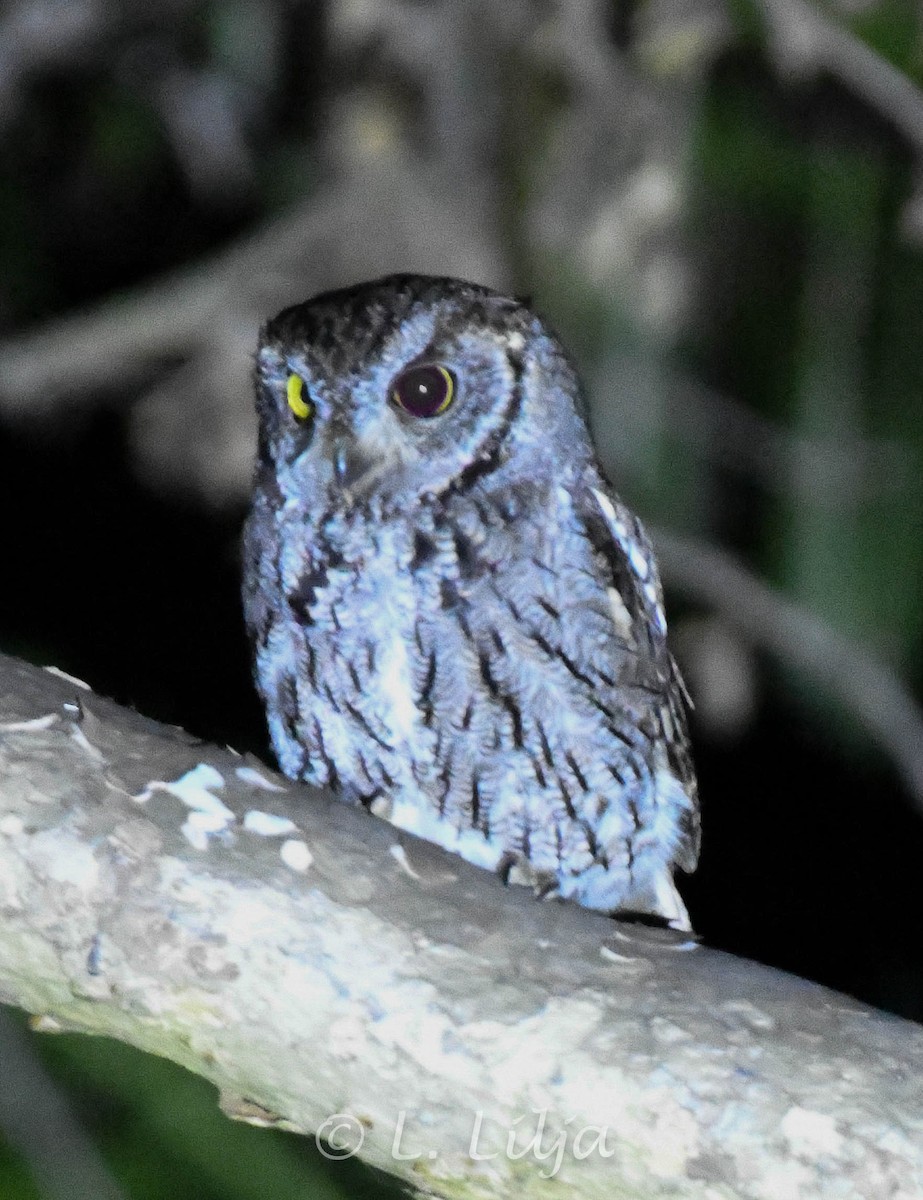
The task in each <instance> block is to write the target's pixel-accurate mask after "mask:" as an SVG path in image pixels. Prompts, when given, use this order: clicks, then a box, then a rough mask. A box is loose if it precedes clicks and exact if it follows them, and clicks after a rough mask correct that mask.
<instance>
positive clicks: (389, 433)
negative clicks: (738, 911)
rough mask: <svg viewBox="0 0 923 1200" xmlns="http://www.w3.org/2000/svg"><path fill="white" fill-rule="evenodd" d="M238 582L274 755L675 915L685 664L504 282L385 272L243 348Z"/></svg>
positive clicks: (474, 843) (553, 888) (685, 833)
mask: <svg viewBox="0 0 923 1200" xmlns="http://www.w3.org/2000/svg"><path fill="white" fill-rule="evenodd" d="M256 404H257V412H258V417H259V447H258V456H257V465H256V472H255V484H254V492H253V503H252V509H251V511H250V514H249V516H248V518H247V522H246V526H245V532H244V578H243V591H244V607H245V617H246V623H247V627H248V631H249V635H250V638H251V640H252V644H253V650H254V661H255V677H256V683H257V687H258V690H259V692H260V694H261V696H262V699H263V702H264V704H265V707H266V713H267V719H268V724H269V730H270V735H271V738H272V742H273V746H274V749H275V752H276V755H277V757H278V760H279V763H280V765H281V767H282V770H283V771H284V772H285V774H286V775H288V776H290V777H291V778H292V779H299V780H304V781H305V782H307V783H311V784H315V785H320V786H324V787H327V788H329V789H331V790H332V791H333V792H334V793H335V794H336V795H338V796H339V797H340V798H341V799H342V800H344V801H346V802H349V803H352V804H358V805H364V806H365V807H366V808H368V809H370V810H371V811H372V812H373V813H375V814H377V815H379V816H382V817H385V818H386V819H387V820H389V821H391V822H392V823H393V824H394V825H396V826H399V827H400V828H402V829H405V830H408V831H410V832H412V833H414V834H417V835H419V836H421V837H423V838H427V839H429V840H431V841H433V842H436V843H438V844H439V845H441V846H444V847H446V848H448V849H449V850H452V851H454V852H455V853H457V854H460V855H461V856H462V857H464V858H465V859H467V860H469V861H470V862H472V863H476V864H478V865H479V866H481V867H485V868H488V869H491V870H494V871H497V872H499V873H500V874H501V875H502V876H503V878H504V879H506V880H509V881H516V882H525V883H529V884H531V885H532V886H533V887H535V888H536V890H537V891H538V892H539V893H540V894H543V895H557V896H561V897H564V898H572V899H573V900H576V901H577V902H579V903H580V904H583V905H586V906H588V907H590V908H593V909H600V910H603V911H605V912H609V913H625V914H628V913H631V914H639V915H643V914H647V915H649V916H651V917H654V918H659V919H662V920H663V921H665V922H668V923H669V924H671V925H673V926H674V927H676V928H689V923H688V916H687V914H686V909H685V907H684V906H683V902H682V900H681V899H680V896H679V893H678V892H677V890H676V887H675V884H674V881H673V871H674V868H676V867H680V868H682V869H683V870H686V871H691V870H692V869H693V868H694V866H695V863H696V858H697V854H698V828H699V827H698V805H697V797H696V784H695V776H694V772H693V768H692V763H691V758H690V751H689V745H688V740H687V730H686V711H685V709H686V700H685V692H684V688H683V684H682V681H681V679H680V676H679V673H678V670H677V667H676V665H675V663H674V661H673V658H672V657H671V655H670V651H669V649H668V647H667V640H666V633H667V628H666V620H665V617H664V609H663V597H662V593H661V587H660V580H659V576H658V572H657V566H656V563H655V561H654V556H653V552H652V549H651V545H650V542H649V541H648V539H647V536H646V534H645V532H644V530H643V528H642V527H641V524H640V523H639V521H638V520H637V518H636V517H635V516H633V514H632V513H631V512H630V511H629V510H628V508H627V507H626V506H625V505H624V504H623V503H622V501H621V500H620V499H619V498H618V496H617V495H616V494H615V493H614V492H613V490H612V489H611V487H610V485H609V484H608V483H607V481H606V479H605V477H604V475H603V473H602V471H601V469H600V467H599V464H598V462H597V460H596V457H595V454H594V451H593V448H592V444H591V442H590V437H589V434H588V431H587V425H586V422H585V418H584V414H583V404H582V399H581V393H580V385H579V383H578V380H577V377H576V375H575V372H574V369H573V367H572V365H571V363H570V361H569V359H568V357H567V355H566V354H565V352H564V350H563V349H562V347H561V345H560V343H559V342H558V340H557V339H556V337H555V336H554V334H553V333H552V332H551V331H550V329H549V328H548V326H547V325H546V324H545V323H544V322H543V321H542V320H541V319H540V318H539V317H538V316H537V315H536V314H535V313H534V312H533V311H532V310H531V309H530V308H529V306H528V305H527V304H525V303H523V302H521V301H519V300H516V299H512V298H510V297H508V296H504V295H500V294H498V293H496V292H493V291H491V290H489V289H487V288H485V287H480V286H477V285H475V284H472V283H465V282H462V281H460V280H455V279H442V278H430V277H424V276H417V275H393V276H390V277H388V278H385V279H381V280H378V281H376V282H372V283H364V284H360V285H358V286H355V287H351V288H347V289H345V290H342V291H334V292H328V293H326V294H324V295H321V296H318V297H316V298H315V299H313V300H309V301H308V302H306V303H304V304H298V305H295V306H294V307H292V308H287V309H285V310H284V311H283V312H282V313H280V314H279V315H278V316H277V317H276V318H275V319H274V320H271V321H269V323H268V324H267V325H266V326H265V328H264V329H263V331H262V334H261V338H260V343H259V348H258V351H257V356H256Z"/></svg>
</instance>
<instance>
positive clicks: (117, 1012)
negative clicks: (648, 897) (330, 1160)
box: [0, 658, 923, 1200]
mask: <svg viewBox="0 0 923 1200" xmlns="http://www.w3.org/2000/svg"><path fill="white" fill-rule="evenodd" d="M199 764H206V767H205V769H204V770H203V768H201V767H200V766H199ZM255 766H256V764H253V763H250V762H248V761H246V760H245V759H243V758H241V757H240V756H238V755H235V754H234V753H233V752H232V751H229V750H221V749H218V748H215V747H211V746H204V745H201V744H197V743H196V742H194V741H193V740H192V739H190V737H189V736H188V735H186V734H183V733H182V732H180V731H178V730H174V729H168V728H165V727H163V726H160V725H157V724H155V723H153V722H151V721H148V720H146V719H145V718H143V717H140V716H138V715H137V714H134V713H131V712H128V711H126V710H124V709H121V708H119V707H118V706H117V705H115V704H113V703H111V702H109V701H106V700H104V699H102V698H100V697H97V696H96V695H94V694H93V693H92V692H89V691H87V690H84V689H83V688H81V687H79V686H78V685H77V684H76V683H74V682H70V681H68V680H66V679H63V678H60V677H57V676H55V675H53V674H50V673H48V672H45V671H41V670H39V669H37V668H34V667H30V666H27V665H25V664H23V663H19V662H16V661H14V660H12V659H7V658H0V908H2V923H0V999H2V1000H4V1001H6V1002H8V1003H10V1004H15V1005H18V1006H19V1007H21V1008H24V1009H26V1010H28V1011H30V1012H32V1013H35V1014H39V1015H40V1018H41V1019H40V1021H39V1023H38V1024H39V1027H41V1028H46V1029H49V1030H51V1029H62V1028H63V1029H69V1030H80V1031H85V1032H89V1033H99V1034H106V1035H108V1036H111V1037H116V1038H119V1039H121V1040H124V1041H127V1042H130V1043H132V1044H133V1045H136V1046H139V1047H141V1048H142V1049H145V1050H149V1051H151V1052H154V1053H157V1054H161V1055H164V1056H166V1057H168V1058H171V1059H173V1060H175V1061H176V1062H179V1063H181V1064H183V1065H184V1066H186V1067H188V1068H189V1069H190V1070H192V1071H196V1072H197V1073H199V1074H200V1075H203V1076H205V1077H206V1078H208V1079H210V1080H211V1081H213V1082H214V1083H215V1085H216V1086H217V1087H218V1089H219V1090H220V1094H221V1103H222V1105H223V1107H224V1109H225V1111H227V1112H228V1114H229V1115H231V1116H235V1117H238V1118H241V1119H244V1120H251V1121H255V1122H257V1123H275V1124H279V1125H282V1126H284V1127H286V1128H289V1129H294V1130H298V1131H302V1132H304V1133H312V1134H313V1133H315V1132H316V1131H318V1130H320V1131H321V1132H322V1133H325V1134H327V1135H328V1136H329V1137H330V1138H331V1140H332V1142H333V1144H334V1148H335V1147H336V1146H337V1145H339V1146H340V1147H341V1153H342V1154H343V1155H345V1154H346V1153H348V1152H349V1151H350V1150H351V1149H352V1148H353V1145H352V1143H353V1142H354V1141H357V1140H359V1139H360V1138H361V1142H362V1144H361V1148H359V1150H358V1153H359V1154H360V1155H361V1156H362V1157H363V1158H364V1159H366V1160H367V1161H368V1162H370V1163H372V1164H374V1165H376V1166H378V1167H381V1168H383V1169H384V1170H386V1171H389V1172H391V1173H393V1174H394V1175H397V1176H399V1177H400V1178H402V1179H404V1180H406V1181H408V1182H409V1183H410V1184H411V1185H412V1186H413V1187H414V1188H415V1189H416V1190H417V1191H418V1192H420V1193H421V1194H429V1195H436V1196H445V1197H448V1196H452V1197H459V1196H464V1197H469V1196H470V1197H485V1198H486V1197H500V1196H509V1195H511V1194H515V1195H517V1196H519V1195H521V1196H525V1197H528V1196H531V1195H539V1194H540V1195H541V1196H543V1197H550V1196H554V1195H561V1196H567V1197H569V1198H570V1197H597V1196H598V1197H604V1196H605V1197H607V1198H612V1197H653V1196H667V1195H669V1196H673V1197H702V1198H705V1197H707V1198H708V1200H719V1198H725V1197H748V1198H749V1197H754V1198H757V1197H759V1198H766V1200H768V1198H770V1197H772V1200H776V1198H777V1197H779V1196H785V1197H791V1198H795V1197H828V1196H829V1197H833V1196H836V1197H837V1198H838V1200H848V1198H853V1197H854V1198H856V1200H859V1198H862V1200H866V1198H868V1197H870V1196H875V1197H892V1198H894V1200H898V1198H900V1197H903V1198H905V1200H910V1197H912V1196H917V1195H920V1194H921V1193H923V1138H921V1136H920V1135H921V1129H923V1097H921V1089H920V1084H919V1080H920V1078H923V1030H921V1029H920V1028H918V1027H917V1026H915V1025H913V1024H910V1023H908V1022H904V1021H900V1020H898V1019H896V1018H892V1017H888V1016H886V1015H883V1014H881V1013H877V1012H874V1011H870V1010H868V1009H866V1008H864V1007H863V1006H862V1005H860V1004H859V1003H857V1002H856V1001H854V1000H851V999H848V998H845V997H843V996H838V995H836V994H834V993H832V992H829V991H827V990H825V989H823V988H821V987H818V986H816V985H813V984H809V983H806V982H804V981H803V980H800V979H796V978H794V977H792V976H789V975H785V974H782V973H780V972H777V971H773V970H769V969H767V968H765V967H761V966H758V965H756V964H754V963H750V962H745V961H742V960H738V959H735V958H732V957H730V956H728V955H726V954H722V953H720V952H718V951H714V950H710V949H708V948H706V947H703V946H697V945H695V944H694V943H692V942H691V941H690V940H689V939H688V938H683V937H682V936H680V935H676V934H673V933H665V932H661V931H656V930H650V929H646V928H644V927H636V926H627V925H623V924H619V923H615V922H612V921H610V920H607V919H606V918H604V917H602V916H600V915H598V914H594V913H590V912H586V911H583V910H580V909H578V908H576V907H573V906H569V905H564V904H559V903H556V902H551V903H539V902H537V901H535V900H533V899H532V897H531V896H530V895H528V894H527V893H526V892H525V891H521V890H519V889H515V888H511V889H504V888H503V887H502V885H501V884H500V883H499V881H498V880H497V879H495V878H494V877H493V876H491V875H489V874H487V873H486V872H482V871H479V870H478V869H477V868H474V867H471V866H469V865H467V864H466V863H463V862H462V861H460V860H457V859H455V858H453V857H452V856H450V855H447V854H444V853H443V852H441V851H439V850H437V849H436V848H434V847H430V846H427V845H425V844H423V843H420V842H418V841H416V840H415V839H414V838H412V837H409V836H407V835H404V834H398V833H397V832H396V831H394V830H393V829H391V828H390V827H389V826H387V825H385V824H383V823H381V822H379V821H377V820H376V819H375V818H373V817H370V816H367V815H366V814H364V813H363V812H360V811H355V810H353V809H350V808H347V807H345V806H343V805H339V804H337V803H335V802H333V801H331V800H330V799H329V797H326V796H323V795H320V794H317V793H313V792H311V791H309V790H308V789H306V788H301V787H296V786H295V785H293V784H291V783H289V782H288V781H285V780H281V779H280V778H279V777H278V776H275V775H273V774H272V773H271V772H270V771H268V770H267V769H266V768H263V767H261V766H260V767H256V769H257V770H258V771H259V776H257V775H254V774H252V772H253V770H254V767H255ZM196 768H199V769H198V770H196ZM241 770H242V773H241ZM192 771H195V772H196V773H195V774H194V775H190V774H189V773H190V772H192ZM210 772H214V774H210ZM260 778H262V780H264V781H265V782H267V783H270V784H274V785H275V786H276V787H277V788H278V789H279V790H268V789H267V788H266V786H265V785H261V783H260V782H259V780H260ZM179 781H182V782H179ZM742 802H746V800H745V797H742ZM254 812H260V813H266V814H271V815H275V816H277V817H281V818H288V819H290V821H291V822H292V823H293V826H294V828H289V829H287V830H286V829H284V828H281V827H280V828H278V829H273V828H270V829H268V830H267V831H266V832H264V833H259V832H255V831H253V829H252V826H253V825H254V822H256V823H257V824H259V822H260V821H261V820H264V819H263V818H254V817H253V816H250V818H249V819H248V820H247V822H246V824H245V819H246V816H247V814H248V813H251V814H252V813H254ZM336 1114H340V1118H339V1127H338V1128H335V1126H336V1125H337V1121H335V1120H334V1121H332V1118H334V1116H335V1115H336ZM351 1139H352V1141H351Z"/></svg>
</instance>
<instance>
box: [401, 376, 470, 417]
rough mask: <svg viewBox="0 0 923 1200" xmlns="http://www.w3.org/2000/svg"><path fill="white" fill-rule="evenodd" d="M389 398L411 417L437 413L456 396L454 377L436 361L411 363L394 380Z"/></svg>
mask: <svg viewBox="0 0 923 1200" xmlns="http://www.w3.org/2000/svg"><path fill="white" fill-rule="evenodd" d="M391 398H392V399H393V400H394V403H395V404H399V405H400V407H401V408H402V409H403V410H404V411H405V412H408V413H410V415H411V416H412V417H438V416H439V414H440V413H444V412H445V410H446V409H447V408H448V407H449V405H450V404H451V403H452V400H453V399H454V398H455V377H454V375H453V374H452V372H451V371H448V370H446V368H445V367H440V366H439V365H438V363H431V364H429V365H428V366H422V367H410V368H409V369H408V370H406V371H402V372H401V374H400V375H398V377H397V378H396V379H395V380H394V383H393V384H392V385H391Z"/></svg>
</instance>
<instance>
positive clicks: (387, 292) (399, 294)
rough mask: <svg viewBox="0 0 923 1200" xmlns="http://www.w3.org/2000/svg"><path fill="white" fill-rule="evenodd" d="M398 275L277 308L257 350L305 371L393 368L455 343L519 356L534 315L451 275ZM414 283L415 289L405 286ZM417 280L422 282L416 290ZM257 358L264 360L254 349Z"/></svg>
mask: <svg viewBox="0 0 923 1200" xmlns="http://www.w3.org/2000/svg"><path fill="white" fill-rule="evenodd" d="M409 279H410V283H408V282H407V281H406V279H405V277H403V276H401V277H397V281H398V282H397V283H396V284H393V283H391V281H389V280H384V281H381V282H380V283H379V284H377V285H368V286H366V287H363V288H358V289H351V290H348V291H345V292H335V293H331V294H329V295H327V296H322V297H319V298H318V299H317V300H315V301H309V302H308V303H307V304H303V305H298V306H296V307H294V308H292V309H287V310H286V311H285V312H283V313H281V314H280V315H279V317H277V318H276V319H275V321H273V322H271V323H270V325H269V326H268V327H267V330H266V333H265V336H264V349H266V350H268V351H269V357H270V358H272V357H273V355H272V351H273V350H275V351H276V353H277V354H278V355H280V356H282V357H284V358H285V359H287V360H288V361H290V362H293V361H294V362H301V363H303V364H304V366H306V367H307V368H308V370H309V372H310V374H312V375H316V376H321V377H322V376H326V377H327V378H335V379H340V380H342V379H343V378H344V377H345V376H350V375H352V376H356V375H368V374H370V373H375V374H377V373H378V372H379V370H381V371H388V370H394V371H396V370H399V369H400V368H401V367H402V366H404V365H406V364H407V363H408V362H412V361H414V360H419V359H421V358H436V357H438V356H439V354H440V353H450V352H451V351H452V350H453V349H454V348H456V347H458V348H464V349H465V350H466V351H470V350H472V349H476V348H477V347H478V346H479V345H480V347H481V348H482V350H483V352H484V353H485V354H490V353H492V352H494V353H495V352H497V351H499V352H501V353H505V354H513V355H517V356H518V355H519V354H520V353H521V351H522V350H523V348H524V347H525V345H526V341H527V333H528V332H530V331H531V332H533V333H534V332H537V330H536V328H535V326H536V325H538V321H537V318H536V317H535V316H534V314H532V313H530V312H529V310H528V309H525V308H524V307H523V306H522V305H520V304H519V303H518V302H517V301H514V300H511V299H509V298H507V297H504V296H500V295H498V294H496V293H493V292H489V291H488V290H487V289H484V288H477V287H476V286H475V285H470V284H461V283H459V282H458V281H455V280H441V279H427V278H425V277H409ZM414 283H415V284H417V285H418V287H417V288H416V289H415V288H414V287H412V286H411V284H414ZM419 285H425V286H423V288H422V292H421V291H420V287H419ZM261 358H264V356H263V355H261Z"/></svg>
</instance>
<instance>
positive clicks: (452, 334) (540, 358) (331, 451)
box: [256, 275, 588, 510]
mask: <svg viewBox="0 0 923 1200" xmlns="http://www.w3.org/2000/svg"><path fill="white" fill-rule="evenodd" d="M256 375H257V409H258V414H259V418H260V462H261V466H262V469H264V470H265V471H266V472H267V473H271V475H272V477H273V478H274V479H275V481H276V483H277V485H278V486H279V487H280V488H281V490H282V493H283V497H284V498H285V499H296V498H297V499H301V500H303V499H304V498H305V497H306V496H310V495H312V494H314V495H316V494H317V493H318V490H322V491H323V492H324V493H325V494H328V493H330V492H338V493H339V494H340V496H341V498H342V503H344V504H346V505H349V504H353V503H356V502H360V501H362V500H371V499H372V498H373V497H374V498H375V500H376V507H378V508H379V509H380V510H381V509H384V510H387V509H388V508H389V507H392V508H395V509H397V510H401V509H402V508H405V507H406V506H407V505H408V504H411V503H415V502H419V501H423V500H426V499H428V498H429V499H434V498H438V497H440V496H444V495H445V494H446V493H448V492H451V491H452V490H453V489H458V488H462V487H465V486H466V484H468V483H472V482H474V481H475V480H485V481H486V480H487V478H488V477H490V476H498V477H504V478H505V479H506V481H507V482H510V478H511V477H513V478H516V477H526V478H530V479H534V478H535V476H536V473H537V472H539V471H542V472H544V473H545V474H546V475H547V474H548V471H549V468H550V469H551V471H552V472H554V471H555V469H556V468H558V467H559V468H560V470H561V471H562V472H566V471H567V470H568V469H573V466H572V464H573V463H574V462H575V461H576V460H577V459H580V458H582V457H583V456H582V455H579V454H578V455H575V454H574V450H575V443H576V444H577V447H584V446H587V445H588V441H587V434H586V426H585V423H584V420H583V415H582V408H581V402H580V399H579V394H578V385H577V381H576V377H575V375H574V372H573V369H572V367H571V365H570V363H569V362H568V360H567V358H566V356H565V354H564V351H563V350H562V348H561V346H560V343H559V342H558V341H557V339H556V338H555V337H554V335H553V334H552V333H551V332H550V330H549V329H548V328H547V327H546V326H545V324H544V323H543V322H542V321H541V320H540V319H539V318H538V317H537V316H536V315H535V314H534V313H533V312H532V311H531V309H529V308H528V307H527V306H526V305H525V304H523V303H521V302H519V301H517V300H514V299H511V298H510V297H507V296H503V295H499V294H498V293H496V292H493V291H491V290H489V289H488V288H485V287H480V286H478V285H476V284H471V283H464V282H461V281H459V280H455V279H443V278H433V277H425V276H417V275H392V276H388V277H387V278H385V279H381V280H378V281H376V282H374V283H364V284H361V285H359V286H357V287H352V288H346V289H343V290H341V291H334V292H327V293H325V294H323V295H320V296H317V297H316V298H315V299H313V300H310V301H308V302H307V303H304V304H298V305H295V306H294V307H292V308H287V309H285V310H284V311H283V312H281V313H280V314H279V315H278V316H277V317H276V318H275V319H274V320H272V321H270V322H269V323H268V324H267V325H266V327H265V328H264V330H263V331H262V335H261V340H260V346H259V350H258V353H257V362H256ZM565 448H566V454H565V453H563V452H562V451H563V450H564V449H565Z"/></svg>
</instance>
